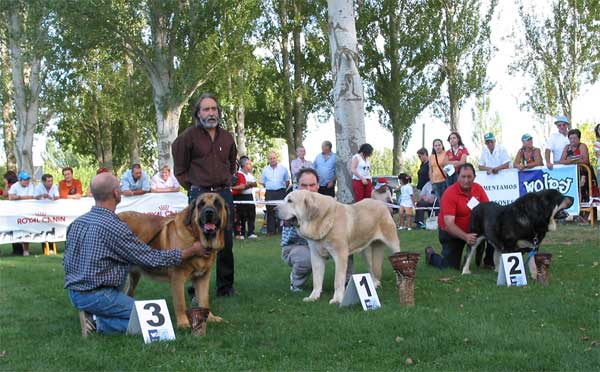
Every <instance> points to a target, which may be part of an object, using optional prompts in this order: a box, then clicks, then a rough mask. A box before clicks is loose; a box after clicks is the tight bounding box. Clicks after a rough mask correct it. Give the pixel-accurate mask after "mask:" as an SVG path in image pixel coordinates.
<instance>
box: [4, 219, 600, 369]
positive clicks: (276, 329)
mask: <svg viewBox="0 0 600 372" xmlns="http://www.w3.org/2000/svg"><path fill="white" fill-rule="evenodd" d="M400 239H401V247H402V250H403V251H416V252H419V253H422V252H423V248H424V247H425V246H426V245H427V244H432V245H433V246H434V247H436V248H437V249H439V246H438V244H437V242H436V235H435V234H434V233H432V232H428V231H410V232H401V235H400ZM544 243H545V244H543V246H542V250H543V251H547V252H551V253H553V254H554V257H553V262H552V266H551V268H550V271H551V275H552V276H551V279H550V285H549V286H548V287H543V286H541V285H537V284H536V283H530V285H528V286H526V287H518V288H517V287H511V288H506V287H497V286H496V284H495V283H496V276H495V273H493V272H492V271H489V270H484V269H479V268H474V274H473V275H471V276H468V277H462V276H460V275H459V273H458V272H456V271H453V270H446V271H440V270H437V269H434V268H432V267H428V266H426V265H425V262H424V259H423V257H421V259H422V260H421V262H420V263H419V266H418V269H417V279H416V287H415V298H416V306H415V307H412V308H403V307H401V306H400V305H399V304H398V297H397V291H396V289H395V276H394V274H393V272H392V270H391V267H390V265H389V263H387V262H386V263H385V267H384V278H383V281H382V282H383V288H382V289H380V290H378V294H379V298H380V300H381V302H382V308H381V309H378V310H376V311H369V312H363V311H362V309H361V307H360V305H356V306H354V307H350V308H341V309H340V308H337V307H334V306H331V305H329V304H328V300H329V299H330V298H331V296H332V294H333V289H332V285H333V276H332V275H333V266H332V262H329V263H328V267H327V275H326V281H325V289H324V294H323V297H322V298H321V300H319V301H318V302H317V303H304V302H302V297H304V296H306V295H307V293H308V292H304V293H291V292H290V291H289V290H288V286H289V279H288V276H289V268H288V267H287V266H286V265H285V264H284V263H283V262H282V261H281V258H280V248H279V241H278V239H277V238H263V237H261V238H260V239H259V240H256V241H249V240H245V241H236V243H235V246H234V250H235V258H236V289H237V291H238V292H239V295H238V296H236V297H233V298H213V299H212V301H211V306H212V308H213V310H214V312H215V314H217V315H220V316H222V317H223V318H225V319H226V320H227V322H225V323H221V324H214V323H211V324H209V326H208V332H207V336H206V337H204V338H196V337H192V336H191V335H190V334H189V330H179V331H176V334H177V340H176V341H172V342H161V343H154V344H150V345H144V343H143V341H142V339H141V336H137V337H134V336H125V335H119V336H98V335H95V336H92V337H90V338H88V339H82V338H81V336H80V329H79V322H78V318H77V311H76V310H75V309H74V308H73V307H72V305H71V304H70V302H69V300H68V297H67V293H66V291H65V290H64V289H63V270H62V255H59V256H48V257H45V256H41V255H40V254H41V249H40V248H39V245H38V244H35V245H33V244H32V249H31V251H32V254H33V255H34V256H31V257H13V256H10V255H9V253H10V247H9V246H1V247H0V254H1V256H0V369H1V370H19V371H22V370H33V371H50V370H61V371H63V370H165V371H171V370H221V371H222V370H227V371H229V370H261V371H262V370H276V371H282V370H293V371H296V370H303V371H305V370H328V371H332V370H341V371H347V370H368V371H388V370H398V369H414V370H443V371H457V370H461V371H463V370H526V371H541V370H549V371H558V370H560V371H567V370H568V371H571V370H580V371H592V370H596V371H597V370H599V369H600V265H599V261H600V232H599V230H598V228H596V229H595V230H594V229H592V228H591V227H589V226H588V227H582V226H573V225H566V226H560V227H559V231H558V232H555V233H550V234H549V236H548V238H547V239H546V241H545V242H544ZM61 249H62V246H61ZM356 261H357V265H356V266H357V270H356V271H357V272H364V271H365V266H364V263H363V260H362V258H360V259H357V260H356ZM473 266H474V265H473ZM442 278H449V281H440V279H442ZM213 285H214V281H213ZM138 288H139V289H138V298H139V299H158V298H166V299H167V302H168V303H169V306H172V301H171V296H170V291H169V286H168V285H167V284H166V283H157V282H153V281H150V280H148V279H142V281H141V284H140V286H139V287H138ZM212 292H214V291H212ZM170 311H171V316H172V317H173V316H174V315H173V310H172V307H171V308H170ZM409 358H410V360H409V361H408V362H407V359H409Z"/></svg>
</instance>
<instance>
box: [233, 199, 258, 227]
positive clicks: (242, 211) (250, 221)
mask: <svg viewBox="0 0 600 372" xmlns="http://www.w3.org/2000/svg"><path fill="white" fill-rule="evenodd" d="M233 200H234V201H237V200H239V201H252V200H253V198H252V194H240V195H234V196H233ZM235 217H236V218H235V233H236V235H241V236H250V235H252V234H254V223H255V221H256V206H255V205H254V204H235Z"/></svg>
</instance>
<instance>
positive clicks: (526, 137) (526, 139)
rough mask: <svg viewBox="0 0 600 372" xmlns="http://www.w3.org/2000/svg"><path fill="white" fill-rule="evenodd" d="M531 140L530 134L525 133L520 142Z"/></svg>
mask: <svg viewBox="0 0 600 372" xmlns="http://www.w3.org/2000/svg"><path fill="white" fill-rule="evenodd" d="M532 138H533V137H532V136H531V134H529V133H525V134H524V135H522V136H521V141H529V140H530V139H532Z"/></svg>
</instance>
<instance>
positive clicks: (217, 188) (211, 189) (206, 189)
mask: <svg viewBox="0 0 600 372" xmlns="http://www.w3.org/2000/svg"><path fill="white" fill-rule="evenodd" d="M190 190H198V191H201V192H219V191H225V190H228V191H231V187H230V186H196V185H192V186H191V187H190Z"/></svg>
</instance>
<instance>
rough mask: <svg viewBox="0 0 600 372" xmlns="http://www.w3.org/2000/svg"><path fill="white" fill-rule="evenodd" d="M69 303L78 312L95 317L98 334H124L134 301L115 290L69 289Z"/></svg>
mask: <svg viewBox="0 0 600 372" xmlns="http://www.w3.org/2000/svg"><path fill="white" fill-rule="evenodd" d="M69 297H70V298H71V303H72V304H73V306H75V307H76V308H77V309H79V310H80V311H86V312H88V313H91V314H94V315H96V330H97V331H98V333H104V334H110V333H124V332H125V331H127V325H128V324H129V317H130V316H131V310H132V309H133V303H134V302H135V300H134V299H133V298H131V297H129V296H127V295H126V294H124V293H123V292H121V291H120V290H119V289H117V288H100V289H97V290H93V291H85V292H81V291H75V290H72V289H69Z"/></svg>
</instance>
